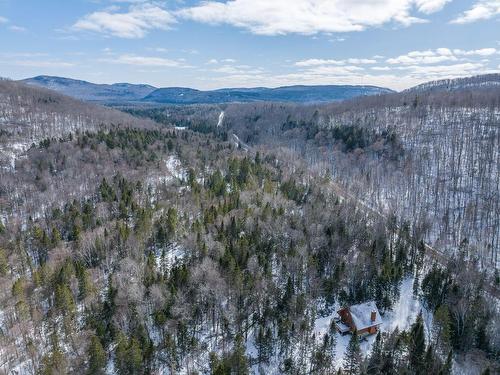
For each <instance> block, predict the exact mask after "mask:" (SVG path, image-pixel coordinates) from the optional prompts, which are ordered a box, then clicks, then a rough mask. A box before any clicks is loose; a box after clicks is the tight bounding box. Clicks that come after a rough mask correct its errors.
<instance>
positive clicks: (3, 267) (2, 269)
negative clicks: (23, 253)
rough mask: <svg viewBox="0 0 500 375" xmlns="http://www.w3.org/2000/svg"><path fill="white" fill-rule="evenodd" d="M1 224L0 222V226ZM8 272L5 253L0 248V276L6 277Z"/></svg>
mask: <svg viewBox="0 0 500 375" xmlns="http://www.w3.org/2000/svg"><path fill="white" fill-rule="evenodd" d="M1 223H2V222H1V221H0V224H1ZM7 271H8V262H7V253H6V252H5V250H4V249H2V248H1V247H0V276H5V275H7Z"/></svg>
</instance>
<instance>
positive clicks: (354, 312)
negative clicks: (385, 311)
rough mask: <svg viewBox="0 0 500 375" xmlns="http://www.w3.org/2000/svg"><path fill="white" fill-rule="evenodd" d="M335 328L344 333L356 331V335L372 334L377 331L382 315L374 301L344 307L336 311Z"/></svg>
mask: <svg viewBox="0 0 500 375" xmlns="http://www.w3.org/2000/svg"><path fill="white" fill-rule="evenodd" d="M337 314H338V315H339V318H338V319H337V321H336V323H335V324H336V327H337V330H338V331H339V332H340V333H341V334H342V335H345V334H347V333H353V332H356V333H357V334H358V335H360V336H361V335H373V334H375V333H377V332H378V331H379V328H380V325H381V324H382V317H381V316H380V313H379V311H378V308H377V305H376V304H375V302H374V301H369V302H365V303H360V304H359V305H353V306H349V307H344V308H342V309H340V310H338V311H337Z"/></svg>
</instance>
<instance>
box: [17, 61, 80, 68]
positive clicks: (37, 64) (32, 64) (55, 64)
mask: <svg viewBox="0 0 500 375" xmlns="http://www.w3.org/2000/svg"><path fill="white" fill-rule="evenodd" d="M8 65H15V66H24V67H29V68H71V67H74V66H76V64H73V63H70V62H65V61H58V60H15V61H9V63H8Z"/></svg>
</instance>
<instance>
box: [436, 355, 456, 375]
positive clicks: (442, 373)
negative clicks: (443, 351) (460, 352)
mask: <svg viewBox="0 0 500 375" xmlns="http://www.w3.org/2000/svg"><path fill="white" fill-rule="evenodd" d="M452 360H453V353H452V351H451V350H450V351H449V353H448V356H447V357H446V362H445V363H444V365H443V367H441V370H439V375H451V374H452V367H453V361H452Z"/></svg>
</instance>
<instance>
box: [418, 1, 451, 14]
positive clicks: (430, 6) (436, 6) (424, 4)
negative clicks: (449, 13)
mask: <svg viewBox="0 0 500 375" xmlns="http://www.w3.org/2000/svg"><path fill="white" fill-rule="evenodd" d="M450 1H451V0H416V1H415V4H416V6H417V8H418V10H419V11H421V12H422V13H426V14H430V13H434V12H437V11H439V10H441V9H442V8H443V7H444V6H445V5H446V3H449V2H450Z"/></svg>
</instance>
